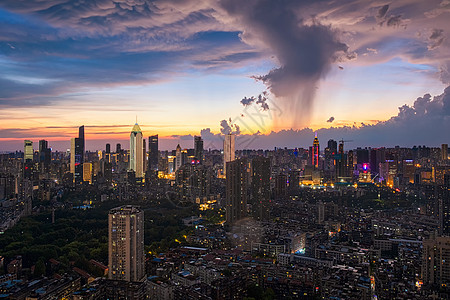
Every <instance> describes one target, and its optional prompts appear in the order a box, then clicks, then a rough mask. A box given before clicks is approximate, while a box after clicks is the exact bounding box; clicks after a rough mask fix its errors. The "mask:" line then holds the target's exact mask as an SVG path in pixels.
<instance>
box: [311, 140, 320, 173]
mask: <svg viewBox="0 0 450 300" xmlns="http://www.w3.org/2000/svg"><path fill="white" fill-rule="evenodd" d="M319 151H320V148H319V139H318V138H317V132H316V135H315V137H314V142H313V147H312V164H313V166H314V167H315V168H319Z"/></svg>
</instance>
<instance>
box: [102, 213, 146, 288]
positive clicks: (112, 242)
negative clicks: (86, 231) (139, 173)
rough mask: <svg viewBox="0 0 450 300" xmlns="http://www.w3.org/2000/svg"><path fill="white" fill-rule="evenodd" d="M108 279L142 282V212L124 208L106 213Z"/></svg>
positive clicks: (143, 259)
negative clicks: (107, 214)
mask: <svg viewBox="0 0 450 300" xmlns="http://www.w3.org/2000/svg"><path fill="white" fill-rule="evenodd" d="M108 235H109V242H108V250H109V251H108V265H109V273H108V277H109V279H114V280H124V281H141V280H142V279H143V278H144V275H145V271H144V263H145V256H144V211H143V210H141V209H140V208H138V207H135V206H131V205H126V206H122V207H117V208H114V209H111V210H110V211H109V216H108Z"/></svg>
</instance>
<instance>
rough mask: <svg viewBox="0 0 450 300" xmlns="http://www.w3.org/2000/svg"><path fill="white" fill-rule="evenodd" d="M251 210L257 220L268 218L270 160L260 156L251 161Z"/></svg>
mask: <svg viewBox="0 0 450 300" xmlns="http://www.w3.org/2000/svg"><path fill="white" fill-rule="evenodd" d="M251 187H252V210H253V216H254V217H255V218H256V219H257V220H267V219H268V218H269V203H270V158H265V157H262V156H258V157H255V158H254V159H253V160H252V184H251Z"/></svg>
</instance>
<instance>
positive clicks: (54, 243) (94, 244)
mask: <svg viewBox="0 0 450 300" xmlns="http://www.w3.org/2000/svg"><path fill="white" fill-rule="evenodd" d="M125 204H133V205H139V206H140V207H141V208H142V209H144V212H145V218H144V219H145V231H144V232H145V236H144V241H145V247H146V252H155V253H159V252H164V251H166V250H167V249H169V248H170V247H174V246H178V245H179V244H180V243H183V242H184V241H185V239H184V236H186V235H187V234H188V233H189V228H188V227H185V226H184V225H183V223H182V218H185V217H188V216H191V215H195V214H197V213H198V212H197V209H196V207H193V206H191V207H185V208H180V207H175V206H173V205H170V204H168V205H161V203H157V202H152V201H146V202H140V203H123V202H119V201H107V202H104V203H99V204H94V205H92V208H90V209H86V210H82V209H69V208H65V209H57V210H56V211H55V221H54V223H52V212H51V210H50V209H47V210H46V209H44V210H43V212H41V213H38V214H33V215H32V216H29V217H25V218H22V219H21V220H20V221H19V222H18V224H16V226H14V227H13V228H11V229H9V230H7V231H6V232H5V233H4V234H3V235H0V255H1V256H3V257H4V258H5V262H6V263H8V262H9V261H11V260H12V259H14V258H15V257H16V256H18V255H20V256H22V264H23V268H24V269H27V268H31V267H32V266H34V274H33V275H34V276H35V277H36V276H40V275H45V274H47V275H48V274H49V273H51V272H52V270H50V269H49V268H50V267H53V266H51V264H50V263H49V260H50V259H55V260H57V261H58V262H59V265H58V268H57V270H58V272H61V273H63V272H65V271H67V270H68V269H70V268H71V267H73V266H76V267H79V268H81V269H83V270H85V271H87V272H88V273H90V274H91V275H94V276H101V275H102V273H101V270H99V269H98V268H95V267H94V266H93V265H92V264H91V263H89V260H90V259H94V260H96V261H99V262H101V263H103V264H105V265H107V264H108V211H109V210H110V209H111V208H113V207H118V206H121V205H125Z"/></svg>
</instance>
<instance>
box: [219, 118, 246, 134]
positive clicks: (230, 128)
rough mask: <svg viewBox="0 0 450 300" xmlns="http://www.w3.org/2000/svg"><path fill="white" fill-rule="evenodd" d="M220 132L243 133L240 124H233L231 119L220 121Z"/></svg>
mask: <svg viewBox="0 0 450 300" xmlns="http://www.w3.org/2000/svg"><path fill="white" fill-rule="evenodd" d="M220 127H221V128H220V132H221V133H222V134H235V135H238V134H240V133H241V129H240V127H239V125H238V124H233V123H232V122H231V119H229V120H228V121H227V120H222V121H220Z"/></svg>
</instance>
